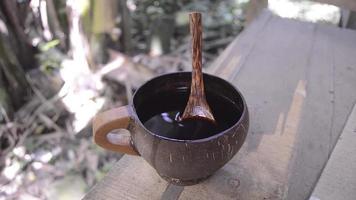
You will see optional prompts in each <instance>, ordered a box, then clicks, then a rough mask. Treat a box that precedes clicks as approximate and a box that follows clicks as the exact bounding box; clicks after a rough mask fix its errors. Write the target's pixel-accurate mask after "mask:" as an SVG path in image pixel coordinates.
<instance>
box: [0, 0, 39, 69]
mask: <svg viewBox="0 0 356 200" xmlns="http://www.w3.org/2000/svg"><path fill="white" fill-rule="evenodd" d="M0 7H1V11H0V12H2V13H1V15H2V16H1V18H2V21H3V22H5V23H4V24H6V25H7V29H8V30H9V31H10V30H12V32H13V33H14V35H15V36H16V39H15V40H14V43H13V44H12V45H11V48H13V49H15V54H16V56H17V57H18V58H19V60H18V61H19V62H20V64H21V66H22V67H24V69H30V68H33V67H34V66H35V64H36V62H35V57H34V54H35V49H34V48H33V47H32V45H31V44H30V42H29V41H28V40H27V36H26V34H25V32H24V27H23V25H22V24H21V21H24V19H22V20H21V19H20V18H19V15H18V13H19V10H18V7H17V5H16V1H14V0H2V1H0Z"/></svg>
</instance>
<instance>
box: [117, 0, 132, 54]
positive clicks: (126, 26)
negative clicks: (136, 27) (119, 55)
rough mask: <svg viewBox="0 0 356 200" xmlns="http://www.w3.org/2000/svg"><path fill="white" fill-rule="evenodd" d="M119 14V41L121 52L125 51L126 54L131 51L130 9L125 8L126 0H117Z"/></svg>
mask: <svg viewBox="0 0 356 200" xmlns="http://www.w3.org/2000/svg"><path fill="white" fill-rule="evenodd" d="M119 14H120V16H121V21H120V28H121V31H122V35H121V37H120V43H121V44H122V50H123V52H125V53H126V54H130V53H131V51H132V39H131V38H132V35H131V24H132V20H131V16H130V11H129V9H128V8H127V4H126V0H122V1H119Z"/></svg>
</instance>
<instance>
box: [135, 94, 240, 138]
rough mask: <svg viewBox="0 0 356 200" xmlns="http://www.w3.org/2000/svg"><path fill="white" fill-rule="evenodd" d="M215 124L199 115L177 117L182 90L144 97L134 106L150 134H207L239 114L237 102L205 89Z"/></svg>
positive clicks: (231, 122)
mask: <svg viewBox="0 0 356 200" xmlns="http://www.w3.org/2000/svg"><path fill="white" fill-rule="evenodd" d="M206 96H207V101H208V104H209V105H210V107H211V110H212V112H213V115H214V117H215V119H216V124H214V123H212V122H210V121H207V120H202V119H191V120H184V121H181V120H180V119H179V117H180V115H181V114H182V112H183V111H184V108H185V105H186V103H187V100H188V95H187V94H186V93H184V92H182V91H181V92H179V91H175V92H169V93H162V94H160V95H154V96H153V97H151V98H148V99H146V100H145V101H143V102H142V104H141V105H140V106H139V107H138V108H137V113H138V116H139V118H140V120H141V122H143V124H144V126H145V127H146V128H147V129H148V130H150V131H151V132H153V133H154V134H157V135H161V136H164V137H168V138H173V139H180V140H196V139H202V138H207V137H210V136H212V135H215V134H217V133H219V132H221V131H224V130H226V129H228V128H229V127H231V126H232V125H234V124H235V123H236V122H237V121H238V119H239V118H240V116H241V114H242V113H241V112H242V111H241V110H240V109H239V106H236V105H235V104H234V103H233V102H231V101H230V100H228V99H227V98H224V97H222V96H218V95H216V94H213V93H207V94H206Z"/></svg>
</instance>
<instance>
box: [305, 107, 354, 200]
mask: <svg viewBox="0 0 356 200" xmlns="http://www.w3.org/2000/svg"><path fill="white" fill-rule="evenodd" d="M355 135H356V104H355V106H354V108H353V110H352V112H351V114H350V116H349V117H348V120H347V123H346V125H345V128H344V130H343V131H342V133H341V136H340V137H339V139H338V142H337V144H336V146H335V149H334V150H333V152H332V154H331V157H330V159H329V161H328V163H327V165H326V167H325V169H324V170H323V173H322V175H321V177H320V179H319V181H318V183H317V185H316V187H315V189H314V191H313V194H312V197H313V198H314V199H322V200H334V199H338V200H348V199H355V197H356V173H355V171H356V157H355V152H356V145H355V144H356V137H355ZM313 198H312V199H313Z"/></svg>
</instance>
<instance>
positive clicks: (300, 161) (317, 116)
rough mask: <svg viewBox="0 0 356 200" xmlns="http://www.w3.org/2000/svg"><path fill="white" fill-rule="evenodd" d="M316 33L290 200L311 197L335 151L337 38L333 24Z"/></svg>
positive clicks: (319, 27) (290, 180)
mask: <svg viewBox="0 0 356 200" xmlns="http://www.w3.org/2000/svg"><path fill="white" fill-rule="evenodd" d="M331 29H335V27H331ZM315 32H316V33H315V39H314V44H313V49H312V52H311V56H310V61H309V62H308V66H307V67H308V70H307V74H306V82H307V89H306V94H305V95H306V96H307V98H306V99H305V103H304V106H303V111H302V114H301V120H300V125H299V130H298V135H297V138H296V142H295V144H294V152H293V159H292V160H291V162H290V169H289V171H290V173H289V175H288V195H287V199H307V198H308V197H309V195H310V193H311V191H312V189H313V187H314V185H315V183H316V181H317V180H318V178H319V175H320V173H321V170H322V169H323V166H324V165H325V163H326V162H327V160H328V156H329V153H330V152H331V150H332V138H331V134H332V119H333V102H332V101H333V92H332V91H333V90H334V86H333V67H334V65H333V51H332V47H333V45H332V43H333V41H332V38H330V37H329V34H328V33H329V32H330V29H329V27H326V26H324V25H316V31H315Z"/></svg>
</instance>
